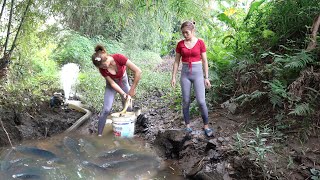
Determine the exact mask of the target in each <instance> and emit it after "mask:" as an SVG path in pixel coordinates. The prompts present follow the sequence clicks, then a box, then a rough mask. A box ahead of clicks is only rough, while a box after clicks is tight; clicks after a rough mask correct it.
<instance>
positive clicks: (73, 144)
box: [63, 136, 81, 157]
mask: <svg viewBox="0 0 320 180" xmlns="http://www.w3.org/2000/svg"><path fill="white" fill-rule="evenodd" d="M63 144H64V146H65V147H67V148H68V149H69V150H70V151H71V152H72V153H73V154H74V155H76V156H78V157H79V156H80V155H81V150H80V146H79V143H78V141H76V140H75V139H72V138H70V137H68V136H66V137H64V139H63Z"/></svg>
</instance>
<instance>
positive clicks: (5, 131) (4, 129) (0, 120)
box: [0, 118, 13, 147]
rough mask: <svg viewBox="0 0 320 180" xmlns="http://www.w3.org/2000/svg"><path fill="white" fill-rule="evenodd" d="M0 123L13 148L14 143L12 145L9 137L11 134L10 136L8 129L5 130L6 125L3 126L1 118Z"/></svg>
mask: <svg viewBox="0 0 320 180" xmlns="http://www.w3.org/2000/svg"><path fill="white" fill-rule="evenodd" d="M0 122H1V126H2V128H3V131H4V132H5V133H6V135H7V137H8V140H9V143H10V145H11V147H13V145H12V143H11V140H10V137H9V134H8V132H7V130H6V128H4V125H3V122H2V120H1V118H0Z"/></svg>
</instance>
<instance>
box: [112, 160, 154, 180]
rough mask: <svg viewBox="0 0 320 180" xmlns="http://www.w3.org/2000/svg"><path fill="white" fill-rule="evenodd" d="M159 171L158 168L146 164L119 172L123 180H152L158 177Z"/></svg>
mask: <svg viewBox="0 0 320 180" xmlns="http://www.w3.org/2000/svg"><path fill="white" fill-rule="evenodd" d="M157 171H158V169H157V168H156V167H153V166H150V164H149V163H144V164H141V165H138V166H133V167H130V168H128V169H125V170H124V171H121V172H119V175H118V178H119V179H121V180H126V179H128V180H129V179H130V180H131V179H152V177H154V176H155V175H156V172H157Z"/></svg>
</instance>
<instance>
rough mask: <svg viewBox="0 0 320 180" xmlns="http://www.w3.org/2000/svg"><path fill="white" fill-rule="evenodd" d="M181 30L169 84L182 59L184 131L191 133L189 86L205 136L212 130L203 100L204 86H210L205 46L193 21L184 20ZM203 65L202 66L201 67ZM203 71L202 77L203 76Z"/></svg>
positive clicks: (172, 81) (181, 79)
mask: <svg viewBox="0 0 320 180" xmlns="http://www.w3.org/2000/svg"><path fill="white" fill-rule="evenodd" d="M181 32H182V35H183V36H184V39H183V40H181V41H180V42H178V44H177V47H176V56H175V61H174V64H173V71H172V79H171V85H172V87H175V85H176V74H177V71H178V67H179V64H180V61H182V70H181V78H180V83H181V91H182V101H183V102H182V111H183V118H184V121H185V124H186V131H187V132H189V133H191V132H192V128H191V127H190V112H189V107H190V94H191V86H192V84H193V88H194V91H195V95H196V99H197V102H198V104H199V107H200V111H201V116H202V119H203V124H204V127H203V129H204V132H205V134H206V135H207V136H212V135H213V130H212V129H210V128H209V126H208V108H207V105H206V102H205V87H207V88H209V87H211V84H210V81H209V76H208V61H207V55H206V46H205V44H204V42H203V41H202V40H201V39H198V38H197V37H196V36H195V34H194V33H195V27H194V22H191V21H186V22H184V23H183V24H182V25H181ZM202 66H203V67H202ZM203 71H204V77H203Z"/></svg>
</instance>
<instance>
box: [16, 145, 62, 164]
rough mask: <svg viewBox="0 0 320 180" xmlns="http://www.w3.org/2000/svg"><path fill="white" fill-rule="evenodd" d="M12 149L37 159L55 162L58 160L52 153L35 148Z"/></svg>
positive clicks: (18, 147)
mask: <svg viewBox="0 0 320 180" xmlns="http://www.w3.org/2000/svg"><path fill="white" fill-rule="evenodd" d="M13 149H14V150H15V151H17V152H19V153H21V154H25V155H31V156H35V157H39V158H42V159H45V160H51V161H57V160H58V159H59V158H58V157H57V156H56V155H55V154H54V153H52V152H50V151H47V150H44V149H39V148H37V147H27V146H17V147H13Z"/></svg>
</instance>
